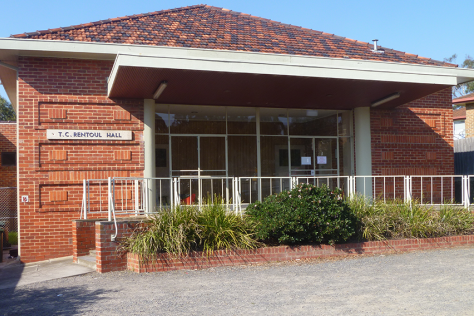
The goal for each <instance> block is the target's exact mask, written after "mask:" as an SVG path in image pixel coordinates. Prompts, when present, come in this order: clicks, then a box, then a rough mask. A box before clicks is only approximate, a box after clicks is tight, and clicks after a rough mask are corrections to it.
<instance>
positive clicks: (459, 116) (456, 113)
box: [453, 106, 466, 121]
mask: <svg viewBox="0 0 474 316" xmlns="http://www.w3.org/2000/svg"><path fill="white" fill-rule="evenodd" d="M463 119H464V120H465V119H466V107H464V106H462V107H460V108H459V109H456V110H453V120H455V121H456V120H463Z"/></svg>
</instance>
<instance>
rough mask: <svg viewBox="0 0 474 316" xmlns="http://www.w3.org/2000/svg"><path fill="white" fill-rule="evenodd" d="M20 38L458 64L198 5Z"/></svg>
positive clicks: (25, 34)
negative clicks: (377, 49) (382, 51)
mask: <svg viewBox="0 0 474 316" xmlns="http://www.w3.org/2000/svg"><path fill="white" fill-rule="evenodd" d="M11 37H15V38H27V39H43V40H61V41H82V42H103V43H121V44H135V45H154V46H174V47H192V48H207V49H222V50H235V51H248V52H262V53H276V54H293V55H307V56H321V57H333V58H348V59H364V60H379V61H389V62H398V63H410V64H424V65H435V66H448V67H456V65H454V64H449V63H445V62H441V61H436V60H433V59H430V58H425V57H420V56H417V55H413V54H408V53H404V52H400V51H396V50H392V49H387V48H384V47H380V46H379V49H383V50H385V53H383V54H381V53H374V52H372V51H371V50H372V48H373V45H372V44H369V43H366V42H360V41H356V40H352V39H349V38H344V37H340V36H336V35H333V34H328V33H323V32H319V31H314V30H310V29H306V28H302V27H298V26H293V25H288V24H283V23H279V22H275V21H272V20H268V19H263V18H259V17H255V16H251V15H249V14H244V13H239V12H234V11H230V10H227V9H222V8H216V7H212V6H208V5H195V6H189V7H183V8H177V9H171V10H163V11H158V12H151V13H146V14H137V15H132V16H125V17H120V18H114V19H108V20H103V21H98V22H91V23H86V24H80V25H75V26H69V27H62V28H56V29H50V30H45V31H37V32H32V33H23V34H17V35H12V36H11Z"/></svg>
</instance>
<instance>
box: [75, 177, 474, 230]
mask: <svg viewBox="0 0 474 316" xmlns="http://www.w3.org/2000/svg"><path fill="white" fill-rule="evenodd" d="M473 181H474V175H464V176H463V175H433V176H425V175H424V176H418V175H415V176H298V177H256V176H251V177H224V176H199V177H197V176H181V177H170V178H108V179H90V180H84V183H83V201H82V208H81V218H85V219H86V218H87V217H88V216H91V215H95V216H96V214H107V217H108V219H109V221H112V220H114V221H115V217H116V215H123V216H138V215H150V214H153V213H155V212H157V211H158V210H160V209H162V208H165V207H171V208H172V207H175V206H178V205H183V206H187V205H196V206H198V207H202V205H203V203H206V202H209V201H210V202H211V203H213V202H214V201H215V200H214V199H215V198H216V197H217V196H219V198H221V199H222V202H223V203H225V204H226V205H227V208H228V209H230V210H233V211H235V212H242V210H243V209H245V208H246V207H247V206H248V205H249V204H251V203H254V202H256V201H262V200H263V199H264V198H265V197H267V196H269V195H273V194H276V193H280V192H282V191H286V190H291V189H292V188H293V187H294V186H295V185H297V184H301V183H310V184H313V185H315V186H322V185H326V186H328V187H330V188H334V187H338V188H341V189H342V190H343V192H344V194H345V195H346V196H348V197H349V198H352V197H354V196H356V195H364V196H366V197H367V198H369V199H371V200H383V201H384V202H386V201H387V200H392V201H393V200H399V201H404V202H408V203H409V202H411V201H413V200H417V201H418V202H419V203H422V204H425V205H431V206H436V205H455V206H462V207H465V208H467V209H469V208H470V206H471V204H472V200H471V196H473V197H474V192H471V190H474V185H472V186H471V183H472V182H473ZM471 193H473V194H471Z"/></svg>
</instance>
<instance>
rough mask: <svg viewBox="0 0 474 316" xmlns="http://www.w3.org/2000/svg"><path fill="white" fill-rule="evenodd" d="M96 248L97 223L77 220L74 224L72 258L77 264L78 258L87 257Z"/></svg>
mask: <svg viewBox="0 0 474 316" xmlns="http://www.w3.org/2000/svg"><path fill="white" fill-rule="evenodd" d="M94 248H95V221H93V220H75V221H73V222H72V256H73V261H74V262H77V257H80V256H87V255H88V254H89V250H91V249H94Z"/></svg>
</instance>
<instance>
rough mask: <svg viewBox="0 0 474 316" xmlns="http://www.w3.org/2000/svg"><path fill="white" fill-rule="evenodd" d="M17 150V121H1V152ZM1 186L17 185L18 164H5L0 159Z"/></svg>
mask: <svg viewBox="0 0 474 316" xmlns="http://www.w3.org/2000/svg"><path fill="white" fill-rule="evenodd" d="M3 152H6V153H15V152H16V123H15V122H0V154H1V153H3ZM0 187H16V165H15V166H4V165H2V163H1V161H0Z"/></svg>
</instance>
